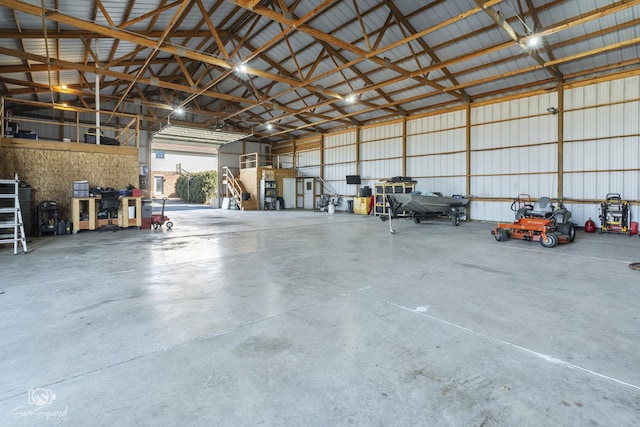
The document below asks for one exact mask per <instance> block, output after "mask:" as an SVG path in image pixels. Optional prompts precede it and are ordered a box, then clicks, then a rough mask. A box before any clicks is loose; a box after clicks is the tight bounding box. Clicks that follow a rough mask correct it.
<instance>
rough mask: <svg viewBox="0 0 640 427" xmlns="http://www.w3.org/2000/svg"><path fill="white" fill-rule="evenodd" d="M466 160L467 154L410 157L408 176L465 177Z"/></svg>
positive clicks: (408, 160)
mask: <svg viewBox="0 0 640 427" xmlns="http://www.w3.org/2000/svg"><path fill="white" fill-rule="evenodd" d="M465 159H466V154H465V153H451V154H436V155H432V156H420V157H409V158H408V159H407V175H408V176H412V177H446V176H458V175H462V176H464V175H465V172H466V160H465Z"/></svg>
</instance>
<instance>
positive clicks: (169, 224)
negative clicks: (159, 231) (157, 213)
mask: <svg viewBox="0 0 640 427" xmlns="http://www.w3.org/2000/svg"><path fill="white" fill-rule="evenodd" d="M165 225H166V226H167V228H171V227H173V222H171V221H169V222H167V223H166V224H165Z"/></svg>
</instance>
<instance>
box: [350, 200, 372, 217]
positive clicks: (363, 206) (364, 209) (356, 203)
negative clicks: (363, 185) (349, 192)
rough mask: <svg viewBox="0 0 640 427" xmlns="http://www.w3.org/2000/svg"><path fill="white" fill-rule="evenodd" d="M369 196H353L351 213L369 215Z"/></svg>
mask: <svg viewBox="0 0 640 427" xmlns="http://www.w3.org/2000/svg"><path fill="white" fill-rule="evenodd" d="M371 199H372V198H371V197H354V198H353V213H354V214H357V215H369V212H371Z"/></svg>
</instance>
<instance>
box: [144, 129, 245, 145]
mask: <svg viewBox="0 0 640 427" xmlns="http://www.w3.org/2000/svg"><path fill="white" fill-rule="evenodd" d="M251 135H253V134H252V133H243V132H229V131H225V130H219V129H215V130H214V129H199V128H190V127H185V126H177V125H172V124H169V125H166V126H165V127H163V128H162V129H160V130H159V131H158V132H156V133H155V134H154V135H153V140H154V142H165V143H171V142H180V143H185V142H187V143H189V142H196V143H201V144H215V145H223V144H227V143H229V142H233V141H238V140H240V139H243V138H246V137H248V136H251Z"/></svg>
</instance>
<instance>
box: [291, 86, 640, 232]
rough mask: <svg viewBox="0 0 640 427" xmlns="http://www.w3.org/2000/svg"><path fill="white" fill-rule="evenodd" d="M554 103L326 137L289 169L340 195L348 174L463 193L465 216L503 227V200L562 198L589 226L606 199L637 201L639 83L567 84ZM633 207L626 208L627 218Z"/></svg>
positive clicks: (506, 216) (489, 108)
mask: <svg viewBox="0 0 640 427" xmlns="http://www.w3.org/2000/svg"><path fill="white" fill-rule="evenodd" d="M563 100H564V107H563V106H561V105H559V97H558V92H557V91H555V90H554V91H550V92H547V93H544V94H540V95H535V96H530V97H525V98H520V99H514V100H509V101H504V102H497V103H494V104H490V105H479V106H475V105H473V104H472V105H471V108H470V114H469V116H470V118H469V123H467V111H466V109H461V110H456V111H450V112H447V113H443V114H440V115H431V116H425V117H420V118H411V119H406V121H403V120H398V121H395V122H391V123H385V124H381V125H378V126H367V127H363V128H358V129H354V130H352V131H346V132H340V133H336V134H330V135H325V136H323V139H322V147H323V148H321V149H315V148H314V149H311V150H306V151H305V150H300V151H297V152H296V165H297V167H298V171H299V175H304V176H322V177H323V178H324V179H325V180H327V181H328V182H330V183H331V184H332V185H333V186H334V187H335V189H336V191H337V192H338V193H340V194H343V195H345V196H351V195H354V194H355V186H351V185H346V182H345V180H344V177H345V175H352V174H356V173H357V174H359V175H361V177H362V185H368V186H370V187H373V184H374V183H375V182H378V181H379V180H381V179H386V178H390V177H393V176H400V175H406V176H411V177H412V178H413V179H415V180H416V181H417V184H416V189H417V190H420V191H423V192H427V191H438V192H441V193H443V194H445V195H451V194H467V192H468V193H470V194H471V195H472V196H473V201H472V203H471V206H470V210H469V213H470V215H469V216H470V218H472V219H476V220H487V221H511V220H513V212H511V210H510V205H511V201H512V200H513V198H515V197H517V196H518V195H519V194H529V195H530V196H531V197H532V198H533V199H537V198H539V197H543V196H548V197H551V198H556V197H557V196H558V194H559V192H562V195H563V198H564V199H565V200H566V201H567V203H566V204H567V205H568V207H569V208H570V209H571V210H572V213H573V220H574V222H576V223H577V224H578V225H583V224H584V222H585V221H586V220H587V219H588V218H589V217H591V218H592V219H594V220H596V223H598V221H597V217H598V212H599V204H600V201H601V200H603V199H604V198H605V197H606V195H607V193H619V194H620V195H621V196H622V198H623V199H626V200H630V201H638V200H640V77H637V76H636V77H629V78H626V79H620V80H615V81H608V82H602V83H598V84H593V85H589V86H580V87H571V86H570V85H567V88H566V89H565V90H564V92H563ZM549 108H558V109H560V108H563V110H564V111H562V112H560V113H556V114H554V113H552V112H549V111H548V109H549ZM561 119H562V122H563V133H562V141H563V144H562V147H563V158H562V162H559V159H558V153H559V152H560V144H559V143H558V126H559V123H560V121H561ZM467 131H468V132H469V135H470V137H469V141H467ZM467 147H469V148H467ZM467 167H468V168H469V171H470V175H469V177H467ZM560 167H562V168H563V169H562V170H563V171H564V172H563V173H562V175H559V168H560ZM467 178H468V181H469V188H467ZM561 184H562V187H560V185H561ZM639 209H640V208H639V207H638V206H637V203H636V204H633V203H632V220H634V219H637V218H638V217H639V215H640V211H639Z"/></svg>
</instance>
